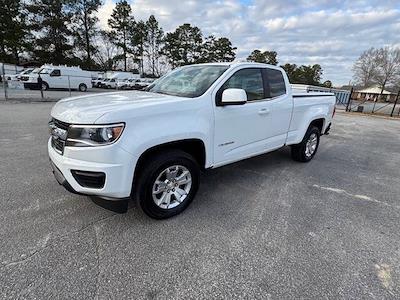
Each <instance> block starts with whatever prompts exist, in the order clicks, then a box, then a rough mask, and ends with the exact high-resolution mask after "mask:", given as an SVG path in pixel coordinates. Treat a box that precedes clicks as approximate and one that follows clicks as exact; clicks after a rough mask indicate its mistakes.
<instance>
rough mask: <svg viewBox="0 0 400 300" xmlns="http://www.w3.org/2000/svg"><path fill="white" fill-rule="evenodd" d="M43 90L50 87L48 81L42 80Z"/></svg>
mask: <svg viewBox="0 0 400 300" xmlns="http://www.w3.org/2000/svg"><path fill="white" fill-rule="evenodd" d="M41 88H42V91H47V90H48V89H49V85H48V84H47V82H42V86H41Z"/></svg>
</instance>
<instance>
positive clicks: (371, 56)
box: [353, 48, 379, 87]
mask: <svg viewBox="0 0 400 300" xmlns="http://www.w3.org/2000/svg"><path fill="white" fill-rule="evenodd" d="M378 52H379V50H377V49H375V48H370V49H368V50H366V51H364V52H363V53H362V54H361V56H360V57H359V58H358V59H357V61H356V62H355V63H354V66H353V72H354V79H355V81H356V82H357V83H358V84H360V85H362V86H364V87H368V86H370V85H372V84H374V83H375V82H374V79H375V78H376V76H377V75H378V65H377V63H378V60H377V56H378Z"/></svg>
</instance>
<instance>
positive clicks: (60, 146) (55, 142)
mask: <svg viewBox="0 0 400 300" xmlns="http://www.w3.org/2000/svg"><path fill="white" fill-rule="evenodd" d="M51 145H52V146H53V148H54V149H56V150H57V151H58V152H59V153H60V154H63V153H64V145H65V142H64V141H62V140H60V139H56V138H54V137H52V138H51Z"/></svg>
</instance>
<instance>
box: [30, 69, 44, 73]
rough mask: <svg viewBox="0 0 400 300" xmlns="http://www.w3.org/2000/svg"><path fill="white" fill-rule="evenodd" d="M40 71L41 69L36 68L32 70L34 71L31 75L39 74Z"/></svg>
mask: <svg viewBox="0 0 400 300" xmlns="http://www.w3.org/2000/svg"><path fill="white" fill-rule="evenodd" d="M41 70H42V69H41V68H36V69H34V70H33V71H32V74H37V73H39V72H40V71H41Z"/></svg>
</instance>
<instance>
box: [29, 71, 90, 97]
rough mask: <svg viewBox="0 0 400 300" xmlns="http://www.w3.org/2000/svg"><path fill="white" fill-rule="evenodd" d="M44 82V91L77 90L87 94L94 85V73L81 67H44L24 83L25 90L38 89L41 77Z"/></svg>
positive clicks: (42, 87) (42, 86)
mask: <svg viewBox="0 0 400 300" xmlns="http://www.w3.org/2000/svg"><path fill="white" fill-rule="evenodd" d="M39 76H40V78H41V80H42V83H41V86H40V87H39V88H41V89H42V90H47V89H53V88H55V89H69V88H70V89H76V90H79V91H81V92H86V90H87V88H88V87H90V86H91V85H92V73H91V72H89V71H84V70H82V69H81V68H79V67H67V66H53V65H44V66H42V67H41V69H40V71H39V72H38V73H37V74H36V73H35V74H30V75H29V77H28V79H27V80H25V81H24V87H25V88H30V89H31V88H38V82H39V81H38V80H39V78H38V77H39Z"/></svg>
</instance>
